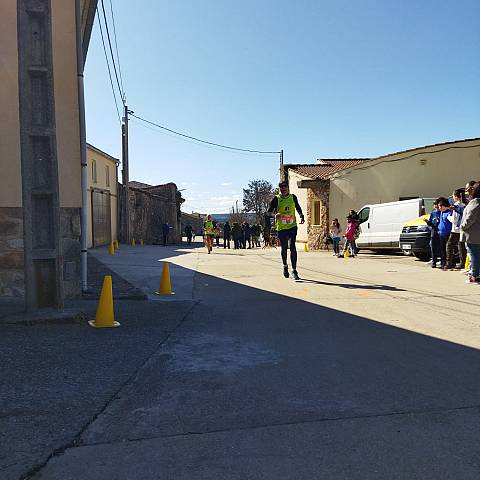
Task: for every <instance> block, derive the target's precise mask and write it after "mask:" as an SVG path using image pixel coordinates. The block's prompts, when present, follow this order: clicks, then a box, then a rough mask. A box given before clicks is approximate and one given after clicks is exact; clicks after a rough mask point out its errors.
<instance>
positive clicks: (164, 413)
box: [0, 252, 480, 480]
mask: <svg viewBox="0 0 480 480" xmlns="http://www.w3.org/2000/svg"><path fill="white" fill-rule="evenodd" d="M178 254H181V252H179V253H178ZM177 268H178V269H182V268H183V267H180V266H177ZM173 282H174V279H173ZM303 282H304V283H316V284H318V285H319V286H321V285H328V286H331V285H334V286H335V285H337V286H339V287H341V288H347V289H379V290H397V289H395V288H394V287H389V286H388V285H350V284H332V283H328V282H318V281H315V280H308V279H305V280H304V281H303ZM292 285H295V284H294V283H292ZM194 300H195V301H194V302H176V303H163V302H147V301H135V302H128V301H122V302H117V303H116V319H117V320H119V321H120V323H121V327H119V328H117V329H110V330H94V329H91V328H89V327H88V326H87V324H86V322H85V324H75V325H58V326H52V325H50V326H41V325H39V326H35V327H20V326H1V327H0V329H1V335H0V362H1V364H2V365H4V368H3V369H2V372H3V374H2V375H3V378H2V382H1V386H0V398H1V399H2V415H1V417H0V432H2V433H1V444H0V451H1V464H0V469H1V475H0V476H1V478H2V479H5V480H9V479H16V478H20V477H22V478H23V476H24V475H25V474H26V473H27V472H31V473H35V474H38V475H35V476H34V477H33V478H40V479H48V480H55V479H64V478H75V479H86V478H95V479H98V480H101V479H110V478H117V479H131V478H142V479H143V480H150V479H154V478H175V479H176V480H187V479H192V478H195V479H196V480H202V479H205V480H206V479H209V480H211V479H213V478H221V479H230V478H231V479H241V478H249V479H264V478H281V479H287V478H298V479H313V478H320V477H323V478H332V479H342V478H356V479H368V480H376V479H378V480H380V479H385V478H399V479H400V478H422V479H439V478H462V479H469V478H472V479H473V478H478V476H476V475H478V472H479V465H478V461H477V460H475V459H478V458H479V457H478V453H479V452H478V428H480V424H479V423H480V422H479V415H478V413H479V407H478V405H479V404H480V402H479V398H480V377H479V375H478V367H479V365H480V363H479V360H480V355H479V351H478V350H476V349H473V348H467V347H465V346H462V345H458V344H455V343H451V342H448V341H443V340H439V339H436V338H432V337H429V336H426V335H421V334H417V333H414V332H411V331H407V330H402V329H399V328H395V327H392V326H389V325H385V324H382V323H378V322H374V321H371V320H369V319H367V318H364V317H361V316H357V315H351V314H349V313H346V312H343V311H341V310H335V309H331V308H327V307H324V306H321V305H316V304H312V303H310V302H307V301H303V300H300V299H296V298H291V297H288V296H284V295H280V294H276V293H271V292H267V291H264V290H262V289H258V288H253V287H248V286H245V285H242V284H240V283H235V282H231V281H228V280H225V279H222V278H219V277H216V276H212V275H206V274H203V273H196V275H195V299H194ZM346 302H348V300H346ZM85 308H86V309H88V310H89V311H90V314H91V312H92V310H93V309H94V304H92V303H90V304H88V305H86V307H85ZM452 439H455V441H452ZM92 444H96V445H97V446H96V447H93V446H90V445H92ZM99 444H100V445H102V447H101V448H100V447H99V446H98V445H99ZM64 450H65V451H64ZM55 451H58V452H62V455H59V456H53V457H52V458H51V459H50V460H49V461H48V463H47V464H46V465H45V462H47V460H48V459H49V456H50V455H51V454H52V453H53V452H55ZM155 452H157V453H155ZM132 458H135V461H132ZM353 472H354V474H353ZM474 474H475V475H474Z"/></svg>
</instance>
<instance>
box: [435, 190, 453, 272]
mask: <svg viewBox="0 0 480 480" xmlns="http://www.w3.org/2000/svg"><path fill="white" fill-rule="evenodd" d="M438 208H439V210H440V221H439V222H438V235H439V240H440V266H441V267H442V270H443V271H445V270H447V242H448V238H449V237H450V232H451V231H452V222H450V221H449V220H448V217H449V216H450V204H449V203H448V200H447V199H446V198H445V197H440V198H439V199H438Z"/></svg>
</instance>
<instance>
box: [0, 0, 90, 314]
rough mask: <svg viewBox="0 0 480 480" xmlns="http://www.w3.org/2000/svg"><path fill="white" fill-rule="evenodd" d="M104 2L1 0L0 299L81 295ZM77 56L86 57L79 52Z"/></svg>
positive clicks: (55, 301) (53, 300) (30, 303)
mask: <svg viewBox="0 0 480 480" xmlns="http://www.w3.org/2000/svg"><path fill="white" fill-rule="evenodd" d="M96 4H97V2H96V0H81V1H80V3H79V7H80V12H79V15H78V16H77V12H76V5H77V3H76V2H75V1H68V2H67V1H64V0H2V1H1V2H0V45H1V60H0V78H1V79H2V81H1V82H0V109H1V111H2V115H0V134H1V141H0V170H1V172H2V185H1V188H0V296H7V297H19V298H24V299H25V305H26V307H27V309H29V310H34V309H36V308H39V307H40V308H41V307H45V306H54V307H57V308H61V307H62V306H63V299H64V298H65V297H75V296H78V295H80V209H81V201H82V192H81V171H80V170H81V166H80V113H81V112H80V108H79V105H80V103H79V90H78V77H77V73H78V69H77V52H78V50H77V38H76V31H77V28H76V27H77V25H79V27H80V41H79V43H81V45H78V47H79V51H80V52H81V53H80V55H81V56H82V57H83V58H79V59H78V60H79V62H78V63H79V64H82V63H83V62H84V61H85V58H86V53H87V49H88V43H89V40H90V34H91V29H92V24H93V19H94V15H95V8H96ZM80 55H78V56H80Z"/></svg>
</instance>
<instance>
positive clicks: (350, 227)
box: [337, 215, 357, 258]
mask: <svg viewBox="0 0 480 480" xmlns="http://www.w3.org/2000/svg"><path fill="white" fill-rule="evenodd" d="M356 229H357V224H356V222H355V220H354V218H352V217H351V216H350V215H349V216H348V217H347V228H346V229H345V235H344V237H345V244H344V245H343V251H342V253H340V254H339V255H338V257H337V258H343V257H344V256H345V252H346V251H347V249H348V248H349V249H350V257H352V258H354V257H355V255H356V252H357V246H356V245H355V232H356Z"/></svg>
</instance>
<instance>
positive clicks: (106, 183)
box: [105, 165, 110, 187]
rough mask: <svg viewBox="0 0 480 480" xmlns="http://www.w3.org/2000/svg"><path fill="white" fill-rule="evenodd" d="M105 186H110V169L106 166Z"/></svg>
mask: <svg viewBox="0 0 480 480" xmlns="http://www.w3.org/2000/svg"><path fill="white" fill-rule="evenodd" d="M105 185H106V186H107V187H109V186H110V169H109V168H108V165H105Z"/></svg>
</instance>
